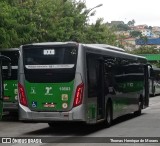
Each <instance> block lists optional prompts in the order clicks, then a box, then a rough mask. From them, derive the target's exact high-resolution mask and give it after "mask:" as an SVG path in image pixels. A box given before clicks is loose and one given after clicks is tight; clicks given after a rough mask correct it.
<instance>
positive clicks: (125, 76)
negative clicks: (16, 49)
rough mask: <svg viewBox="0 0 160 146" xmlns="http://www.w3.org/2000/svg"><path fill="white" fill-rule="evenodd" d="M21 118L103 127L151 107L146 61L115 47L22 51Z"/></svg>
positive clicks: (45, 46) (66, 45) (50, 46)
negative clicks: (99, 125) (118, 118)
mask: <svg viewBox="0 0 160 146" xmlns="http://www.w3.org/2000/svg"><path fill="white" fill-rule="evenodd" d="M18 93H19V97H18V99H19V119H20V120H22V121H26V122H27V121H28V122H45V123H48V124H49V125H50V126H53V125H54V123H62V122H84V123H87V124H95V123H98V122H104V123H105V124H106V125H107V126H109V125H110V124H111V122H112V120H113V119H115V118H117V117H119V116H122V115H124V114H127V113H135V114H136V115H140V114H141V110H142V109H143V108H146V107H147V106H148V104H149V87H148V65H147V60H146V58H144V57H141V56H136V55H132V54H128V53H126V52H124V51H123V49H118V48H117V47H113V46H108V47H107V45H105V46H101V45H95V44H81V43H75V42H51V43H35V44H28V45H23V46H21V47H20V57H19V71H18Z"/></svg>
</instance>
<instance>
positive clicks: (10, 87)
mask: <svg viewBox="0 0 160 146" xmlns="http://www.w3.org/2000/svg"><path fill="white" fill-rule="evenodd" d="M0 52H1V54H3V55H5V56H8V57H9V58H11V66H12V75H11V77H10V78H4V97H3V99H4V101H3V106H4V111H9V112H10V113H15V112H18V101H17V99H18V88H17V70H18V58H19V49H18V48H10V49H1V50H0ZM2 68H3V71H4V72H5V71H6V66H5V64H3V67H2Z"/></svg>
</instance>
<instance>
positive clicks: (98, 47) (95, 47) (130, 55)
mask: <svg viewBox="0 0 160 146" xmlns="http://www.w3.org/2000/svg"><path fill="white" fill-rule="evenodd" d="M85 46H86V47H88V48H92V49H94V50H98V51H104V52H110V53H111V52H114V53H118V54H119V55H126V56H129V57H132V58H134V59H135V60H139V61H142V62H147V59H146V58H145V57H143V56H138V55H134V54H129V53H127V52H122V51H118V50H116V49H115V50H114V49H106V48H103V47H100V46H96V45H90V44H85Z"/></svg>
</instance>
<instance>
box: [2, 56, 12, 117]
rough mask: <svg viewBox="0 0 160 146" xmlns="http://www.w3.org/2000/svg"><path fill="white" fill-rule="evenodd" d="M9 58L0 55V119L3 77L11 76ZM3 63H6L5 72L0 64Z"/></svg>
mask: <svg viewBox="0 0 160 146" xmlns="http://www.w3.org/2000/svg"><path fill="white" fill-rule="evenodd" d="M10 62H11V60H10V58H8V57H6V56H4V55H0V120H1V119H2V116H3V95H4V88H3V77H6V78H7V77H10V76H11V63H10ZM3 63H5V64H6V65H7V72H3V70H2V64H3Z"/></svg>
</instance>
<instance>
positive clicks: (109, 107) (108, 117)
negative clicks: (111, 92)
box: [105, 102, 113, 127]
mask: <svg viewBox="0 0 160 146" xmlns="http://www.w3.org/2000/svg"><path fill="white" fill-rule="evenodd" d="M112 120H113V117H112V104H111V102H109V103H107V106H106V120H105V125H106V127H110V126H111V124H112Z"/></svg>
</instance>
